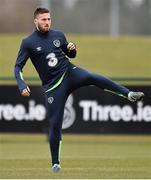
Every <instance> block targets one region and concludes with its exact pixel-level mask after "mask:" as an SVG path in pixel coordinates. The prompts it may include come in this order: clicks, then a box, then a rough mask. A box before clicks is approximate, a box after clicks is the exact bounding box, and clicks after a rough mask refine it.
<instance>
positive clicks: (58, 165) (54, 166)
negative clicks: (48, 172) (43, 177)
mask: <svg viewBox="0 0 151 180" xmlns="http://www.w3.org/2000/svg"><path fill="white" fill-rule="evenodd" d="M60 170H61V166H60V164H54V165H53V166H52V172H53V173H59V172H60Z"/></svg>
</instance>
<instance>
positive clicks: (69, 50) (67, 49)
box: [61, 33, 77, 58]
mask: <svg viewBox="0 0 151 180" xmlns="http://www.w3.org/2000/svg"><path fill="white" fill-rule="evenodd" d="M62 38H63V45H62V47H61V48H62V50H63V52H64V53H65V55H67V56H68V57H69V58H75V57H76V54H77V50H76V45H75V44H74V43H73V42H69V43H68V41H67V39H66V37H65V35H64V34H63V33H62Z"/></svg>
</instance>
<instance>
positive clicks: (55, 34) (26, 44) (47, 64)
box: [14, 30, 76, 91]
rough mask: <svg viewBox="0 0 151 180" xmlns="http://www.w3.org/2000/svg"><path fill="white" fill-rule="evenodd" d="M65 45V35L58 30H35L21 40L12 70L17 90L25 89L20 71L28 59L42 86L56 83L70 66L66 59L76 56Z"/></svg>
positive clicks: (73, 51) (74, 52) (74, 51)
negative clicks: (43, 31) (44, 31)
mask: <svg viewBox="0 0 151 180" xmlns="http://www.w3.org/2000/svg"><path fill="white" fill-rule="evenodd" d="M67 45H68V42H67V40H66V37H65V35H64V34H63V33H62V32H61V31H58V30H50V31H49V32H46V33H42V32H39V31H37V30H36V31H34V32H33V33H32V34H30V35H29V36H28V37H26V38H25V39H23V41H22V43H21V46H20V50H19V53H18V56H17V60H16V64H15V68H14V73H15V78H16V81H17V84H18V87H19V90H20V91H22V90H23V89H24V88H26V87H27V85H26V83H25V81H24V79H23V75H22V69H23V67H24V65H25V64H26V61H27V60H28V58H30V59H31V62H32V64H33V65H34V67H35V69H36V71H37V72H38V74H39V77H40V79H41V81H42V85H43V86H47V85H49V86H51V85H53V84H54V83H56V82H57V80H58V79H59V77H60V76H61V75H62V74H63V73H64V72H65V71H66V69H67V68H68V66H69V64H70V62H69V59H68V57H69V58H74V57H75V56H76V50H75V49H74V50H71V51H69V50H68V49H67ZM67 56H68V57H67Z"/></svg>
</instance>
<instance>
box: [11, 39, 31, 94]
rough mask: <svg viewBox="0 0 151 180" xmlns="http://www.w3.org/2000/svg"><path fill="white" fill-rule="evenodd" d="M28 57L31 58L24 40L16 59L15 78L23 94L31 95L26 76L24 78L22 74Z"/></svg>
mask: <svg viewBox="0 0 151 180" xmlns="http://www.w3.org/2000/svg"><path fill="white" fill-rule="evenodd" d="M28 58H29V55H28V50H27V48H26V45H25V43H24V41H22V44H21V46H20V50H19V52H18V56H17V59H16V64H15V68H14V74H15V78H16V81H17V84H18V88H19V90H20V92H21V94H22V95H23V96H29V95H30V89H29V87H28V86H27V85H26V83H25V81H24V78H23V74H22V69H23V67H24V65H25V64H26V61H27V59H28Z"/></svg>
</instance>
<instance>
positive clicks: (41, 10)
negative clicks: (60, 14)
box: [34, 8, 50, 19]
mask: <svg viewBox="0 0 151 180" xmlns="http://www.w3.org/2000/svg"><path fill="white" fill-rule="evenodd" d="M44 13H50V11H49V9H47V8H37V9H36V10H35V12H34V19H36V17H37V16H38V15H39V14H44Z"/></svg>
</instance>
